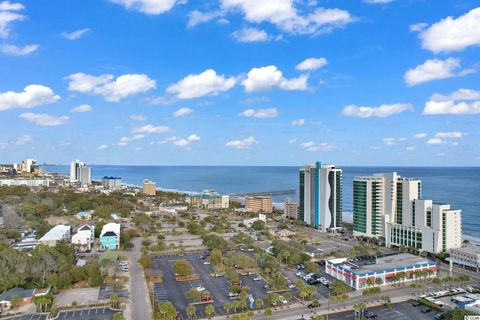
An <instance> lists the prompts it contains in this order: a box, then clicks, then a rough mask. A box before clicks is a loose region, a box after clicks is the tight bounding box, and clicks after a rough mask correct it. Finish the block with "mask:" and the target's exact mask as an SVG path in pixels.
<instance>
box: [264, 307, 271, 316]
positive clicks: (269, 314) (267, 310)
mask: <svg viewBox="0 0 480 320" xmlns="http://www.w3.org/2000/svg"><path fill="white" fill-rule="evenodd" d="M264 314H265V315H266V316H267V317H271V316H272V315H273V311H272V308H267V309H265V312H264Z"/></svg>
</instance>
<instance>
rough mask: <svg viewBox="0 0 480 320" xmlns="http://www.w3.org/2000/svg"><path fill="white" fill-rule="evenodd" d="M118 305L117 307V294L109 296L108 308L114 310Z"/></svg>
mask: <svg viewBox="0 0 480 320" xmlns="http://www.w3.org/2000/svg"><path fill="white" fill-rule="evenodd" d="M118 305H119V298H118V294H115V293H113V294H112V295H111V296H110V306H111V307H112V308H114V309H116V308H118Z"/></svg>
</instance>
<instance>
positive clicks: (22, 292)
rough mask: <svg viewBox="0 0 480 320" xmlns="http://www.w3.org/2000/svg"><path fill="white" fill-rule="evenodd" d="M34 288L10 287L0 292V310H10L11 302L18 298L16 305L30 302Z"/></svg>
mask: <svg viewBox="0 0 480 320" xmlns="http://www.w3.org/2000/svg"><path fill="white" fill-rule="evenodd" d="M34 294H35V289H22V288H12V289H9V290H6V291H4V292H3V293H1V294H0V312H3V311H7V310H10V309H11V308H12V302H14V301H13V300H15V299H17V298H18V299H19V301H18V305H19V306H23V305H27V304H30V303H32V300H33V296H34Z"/></svg>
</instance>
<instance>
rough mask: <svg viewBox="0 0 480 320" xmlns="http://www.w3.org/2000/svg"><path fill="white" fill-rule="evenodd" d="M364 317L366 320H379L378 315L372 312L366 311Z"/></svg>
mask: <svg viewBox="0 0 480 320" xmlns="http://www.w3.org/2000/svg"><path fill="white" fill-rule="evenodd" d="M363 316H364V317H365V318H366V319H377V315H376V314H375V313H373V312H371V311H368V310H365V312H364V314H363Z"/></svg>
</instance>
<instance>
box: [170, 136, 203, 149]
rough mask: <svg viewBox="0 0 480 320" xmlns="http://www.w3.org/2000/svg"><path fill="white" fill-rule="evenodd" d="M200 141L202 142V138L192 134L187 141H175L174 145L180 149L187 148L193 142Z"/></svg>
mask: <svg viewBox="0 0 480 320" xmlns="http://www.w3.org/2000/svg"><path fill="white" fill-rule="evenodd" d="M199 140H200V137H199V136H198V135H196V134H191V135H189V136H188V138H186V139H175V140H173V144H175V145H177V146H179V147H185V146H188V145H189V144H190V143H191V142H194V141H199Z"/></svg>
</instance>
